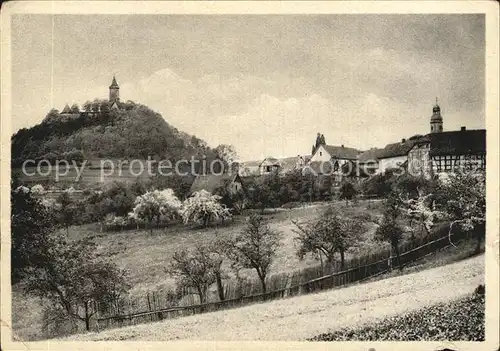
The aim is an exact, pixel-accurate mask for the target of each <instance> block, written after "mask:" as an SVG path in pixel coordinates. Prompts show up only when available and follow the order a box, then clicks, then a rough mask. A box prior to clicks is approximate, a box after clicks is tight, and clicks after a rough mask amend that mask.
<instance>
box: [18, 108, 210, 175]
mask: <svg viewBox="0 0 500 351" xmlns="http://www.w3.org/2000/svg"><path fill="white" fill-rule="evenodd" d="M106 103H107V102H106V101H102V102H101V104H102V106H101V108H100V109H95V110H87V111H85V112H76V113H72V114H59V112H58V111H57V110H52V111H50V112H49V114H48V115H47V116H46V118H45V119H44V120H43V121H42V122H41V123H40V124H38V125H35V126H33V127H31V128H23V129H20V130H19V131H18V132H16V133H15V134H14V135H13V136H12V156H11V157H12V167H20V166H21V165H22V164H23V162H24V161H25V160H28V159H31V160H35V161H37V160H41V159H47V160H49V161H55V160H57V159H59V160H61V159H66V160H68V161H71V160H77V161H78V160H83V159H91V158H119V159H134V158H138V159H147V158H148V156H150V157H152V158H156V159H169V160H171V161H176V160H181V159H189V158H190V157H191V156H195V157H196V156H199V157H200V156H206V157H207V158H211V157H214V156H215V152H214V151H213V150H212V149H211V148H209V147H208V146H207V143H206V142H205V141H203V140H201V139H198V138H197V137H195V136H191V135H189V134H187V133H184V132H181V131H179V130H178V129H176V128H175V127H173V126H172V125H170V124H169V123H167V122H166V121H165V119H164V118H163V117H162V116H161V115H160V114H159V113H156V112H154V111H152V110H151V109H149V108H148V107H147V106H144V105H141V104H137V103H134V102H131V101H128V102H126V103H120V106H119V107H120V109H119V110H110V109H108V108H106V106H107V105H106Z"/></svg>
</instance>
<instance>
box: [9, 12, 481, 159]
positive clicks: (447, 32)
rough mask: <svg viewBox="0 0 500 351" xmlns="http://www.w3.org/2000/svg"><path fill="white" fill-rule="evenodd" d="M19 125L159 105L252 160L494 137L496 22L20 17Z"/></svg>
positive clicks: (15, 54) (16, 51)
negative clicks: (437, 138)
mask: <svg viewBox="0 0 500 351" xmlns="http://www.w3.org/2000/svg"><path fill="white" fill-rule="evenodd" d="M12 62H13V65H12V118H13V120H12V128H13V132H15V131H16V130H18V129H19V128H23V127H30V126H33V125H35V124H37V123H40V122H41V121H42V120H43V118H44V117H45V115H46V114H47V112H48V111H49V110H50V109H51V108H53V107H54V108H57V109H59V110H62V108H63V107H64V105H65V104H66V103H69V104H70V105H71V104H72V103H73V102H76V103H78V104H79V105H80V106H81V105H82V104H83V103H84V102H85V101H86V100H93V99H94V98H101V99H106V98H107V96H108V86H109V85H110V84H111V80H112V77H113V74H116V79H117V81H118V84H119V85H120V97H121V99H122V100H124V101H125V100H133V101H136V102H140V103H143V104H145V105H148V106H149V107H150V108H152V109H153V110H155V111H158V112H160V113H161V114H162V116H163V118H165V120H166V121H167V122H168V123H170V124H171V125H173V126H175V127H176V128H178V129H180V130H183V131H185V132H188V133H191V134H195V135H196V136H197V137H199V138H201V139H204V140H206V141H207V142H208V144H209V145H210V146H213V147H215V146H217V145H218V144H221V143H224V144H232V145H233V146H234V147H235V148H236V151H237V153H238V155H239V158H240V160H243V161H246V160H259V159H262V158H264V157H267V156H273V157H288V156H296V155H305V154H310V152H311V147H312V144H313V143H314V141H315V139H316V133H318V132H320V133H322V134H324V136H325V139H326V142H327V144H332V145H345V146H349V147H355V148H358V149H361V150H365V149H369V148H371V147H383V146H384V145H386V144H388V143H391V142H397V141H399V140H401V139H402V138H409V137H410V136H412V135H415V134H426V133H428V132H429V131H430V125H429V120H430V116H431V115H432V107H433V105H434V104H435V101H436V97H437V98H438V99H439V105H440V106H441V111H442V115H443V119H444V130H445V131H447V130H457V129H459V128H460V127H461V126H466V127H467V129H478V128H485V116H484V114H485V112H484V111H485V26H484V15H463V14H448V15H434V14H425V15H401V14H395V15H375V14H371V15H366V14H365V15H347V14H335V15H238V16H237V15H198V16H196V15H53V16H52V15H33V14H31V15H16V16H14V17H13V20H12Z"/></svg>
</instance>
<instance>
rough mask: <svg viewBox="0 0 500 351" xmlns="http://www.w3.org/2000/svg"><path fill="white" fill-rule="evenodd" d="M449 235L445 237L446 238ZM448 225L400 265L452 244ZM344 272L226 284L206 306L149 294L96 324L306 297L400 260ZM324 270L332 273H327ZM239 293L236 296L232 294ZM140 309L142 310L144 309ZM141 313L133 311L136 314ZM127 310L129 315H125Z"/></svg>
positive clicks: (313, 271) (412, 248)
mask: <svg viewBox="0 0 500 351" xmlns="http://www.w3.org/2000/svg"><path fill="white" fill-rule="evenodd" d="M445 233H446V235H444V234H445ZM447 233H448V225H445V226H441V228H438V230H436V231H434V232H433V233H431V234H429V235H428V236H426V237H421V238H417V239H415V240H413V241H409V242H405V243H403V244H402V245H401V247H400V252H401V254H400V263H401V265H402V266H403V267H404V266H406V265H408V264H409V263H412V262H414V261H416V260H418V259H420V258H422V257H424V256H427V255H429V254H431V253H433V252H435V251H437V250H440V249H443V248H445V247H447V246H449V245H450V241H449V239H450V238H449V237H448V234H447ZM463 237H464V233H454V234H453V235H452V240H455V241H458V240H460V239H462V238H463ZM345 267H346V268H345V269H344V270H342V271H338V267H333V272H331V270H332V268H331V267H330V268H327V267H323V266H317V267H311V268H308V269H305V270H302V271H298V272H293V273H291V274H278V275H274V276H272V277H270V279H269V281H268V289H269V290H270V291H268V292H266V293H259V291H260V290H258V289H259V288H260V284H258V281H257V282H253V283H251V284H248V285H246V286H243V287H240V288H239V289H234V288H233V287H232V285H231V284H227V285H226V291H225V292H226V299H225V300H223V301H213V302H208V303H205V304H196V303H193V304H191V305H187V306H186V305H184V306H182V305H176V306H174V304H175V301H174V299H172V296H164V298H162V295H161V294H158V293H152V294H150V293H148V294H147V298H146V299H143V301H144V300H145V301H147V306H144V304H141V303H138V301H137V300H134V301H133V302H132V301H127V302H126V303H125V306H122V309H116V310H115V314H114V315H108V316H101V318H97V319H96V320H95V322H94V323H93V328H94V329H95V330H97V331H99V330H102V329H106V328H112V327H121V326H126V325H135V324H141V323H147V322H153V321H159V320H164V319H171V318H177V317H183V316H190V315H194V314H198V313H206V312H212V311H218V310H222V309H227V308H233V307H240V306H244V305H248V304H252V303H256V302H263V301H270V300H274V299H281V298H286V297H292V296H297V295H303V294H310V293H314V292H318V291H322V290H326V289H332V288H336V287H341V286H346V285H348V284H352V283H357V282H360V281H363V280H366V279H369V278H373V277H375V276H378V275H381V274H384V273H386V272H388V271H390V270H391V269H394V268H397V267H398V266H397V259H396V257H395V256H394V255H391V252H390V250H387V249H383V250H380V251H379V252H376V253H371V254H367V255H364V256H361V257H358V258H351V259H349V260H347V261H346V262H345ZM325 270H330V272H329V273H327V274H324V273H325ZM232 291H233V292H234V291H238V293H237V294H235V293H231V292H232ZM141 308H143V309H142V310H141ZM134 310H135V311H138V312H133V311H134ZM122 311H126V312H128V313H123V312H122Z"/></svg>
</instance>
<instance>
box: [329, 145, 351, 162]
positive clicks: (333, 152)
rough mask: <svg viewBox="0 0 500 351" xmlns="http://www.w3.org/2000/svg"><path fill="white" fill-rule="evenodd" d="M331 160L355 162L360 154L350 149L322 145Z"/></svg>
mask: <svg viewBox="0 0 500 351" xmlns="http://www.w3.org/2000/svg"><path fill="white" fill-rule="evenodd" d="M322 146H323V147H324V148H325V150H326V151H327V152H328V153H329V154H330V156H331V157H332V158H341V159H348V160H355V159H356V158H357V157H358V154H359V153H360V151H359V150H357V149H353V148H352V147H344V146H334V145H322Z"/></svg>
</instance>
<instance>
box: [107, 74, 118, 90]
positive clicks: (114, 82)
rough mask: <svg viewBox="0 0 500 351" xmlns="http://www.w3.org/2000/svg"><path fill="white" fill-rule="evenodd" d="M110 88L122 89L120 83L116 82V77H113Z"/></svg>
mask: <svg viewBox="0 0 500 351" xmlns="http://www.w3.org/2000/svg"><path fill="white" fill-rule="evenodd" d="M109 87H110V88H120V87H119V86H118V83H117V82H116V78H115V76H113V81H112V82H111V85H110V86H109Z"/></svg>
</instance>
